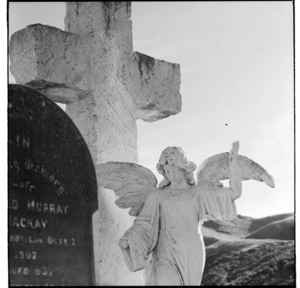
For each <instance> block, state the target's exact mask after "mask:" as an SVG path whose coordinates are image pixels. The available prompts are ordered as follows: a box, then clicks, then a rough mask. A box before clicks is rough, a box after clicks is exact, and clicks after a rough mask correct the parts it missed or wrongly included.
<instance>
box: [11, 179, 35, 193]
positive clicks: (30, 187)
mask: <svg viewBox="0 0 300 288" xmlns="http://www.w3.org/2000/svg"><path fill="white" fill-rule="evenodd" d="M11 185H12V186H14V187H18V188H20V189H22V190H23V191H25V193H28V192H32V191H33V189H35V188H36V186H34V185H31V183H30V181H26V182H20V183H12V184H11Z"/></svg>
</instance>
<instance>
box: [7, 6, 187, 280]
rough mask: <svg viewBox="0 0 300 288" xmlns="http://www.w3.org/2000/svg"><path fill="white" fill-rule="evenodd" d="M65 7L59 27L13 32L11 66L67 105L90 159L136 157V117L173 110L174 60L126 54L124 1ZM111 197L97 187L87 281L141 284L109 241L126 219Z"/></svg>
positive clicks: (177, 99)
mask: <svg viewBox="0 0 300 288" xmlns="http://www.w3.org/2000/svg"><path fill="white" fill-rule="evenodd" d="M66 5H67V14H66V17H65V30H66V32H64V31H61V30H59V29H57V28H54V27H50V26H46V25H41V24H36V25H30V26H28V27H26V28H25V29H23V30H20V31H18V32H16V33H15V34H13V36H12V38H11V41H10V59H11V72H12V74H13V75H14V77H15V78H16V81H17V83H19V84H25V85H29V86H31V87H33V86H35V87H36V88H37V89H38V90H40V91H42V92H44V93H45V94H46V95H47V96H48V97H49V98H51V99H53V100H55V101H57V102H61V103H66V104H67V107H66V113H67V114H68V115H69V116H70V117H71V119H72V120H73V121H74V123H75V124H76V126H77V127H78V129H79V131H80V132H81V134H82V135H83V137H84V139H85V141H86V143H87V144H88V147H89V150H90V152H91V156H92V158H93V161H94V164H95V165H96V164H101V163H105V162H108V161H122V162H137V161H138V156H137V126H136V119H143V120H145V121H150V122H151V121H155V120H159V119H161V118H164V117H168V116H170V115H173V114H176V113H178V112H179V111H180V105H181V96H180V93H179V86H180V72H179V65H178V64H171V63H167V62H164V61H160V60H156V59H153V58H151V57H149V56H146V55H143V54H141V53H137V52H133V48H132V47H133V44H132V23H131V20H130V17H131V4H130V2H66ZM58 94H60V95H58ZM114 201H115V196H114V194H113V193H112V192H111V191H109V190H107V189H102V188H99V189H98V206H99V210H98V212H97V213H96V214H94V216H93V237H94V243H95V246H94V250H95V253H94V254H95V255H94V256H95V266H96V271H95V275H96V280H95V283H96V284H97V285H136V284H141V278H140V274H139V272H137V273H130V272H129V271H128V270H127V268H126V266H125V264H124V262H123V259H122V256H121V254H120V250H119V247H118V246H117V243H118V240H119V238H120V236H121V235H122V234H123V233H124V231H125V229H126V228H127V227H129V226H130V225H131V224H132V223H133V218H132V217H130V216H128V214H127V211H124V210H122V209H119V208H118V207H116V206H115V204H114Z"/></svg>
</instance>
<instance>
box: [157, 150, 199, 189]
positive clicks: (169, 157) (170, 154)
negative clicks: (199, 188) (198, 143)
mask: <svg viewBox="0 0 300 288" xmlns="http://www.w3.org/2000/svg"><path fill="white" fill-rule="evenodd" d="M167 166H169V167H177V168H178V169H182V170H183V172H178V173H182V174H184V178H185V179H186V183H187V184H189V185H195V179H194V175H193V171H194V170H195V169H196V164H195V163H193V162H192V161H189V160H188V159H187V155H186V153H185V151H184V150H183V149H181V148H179V147H167V148H166V149H165V150H164V151H163V152H162V153H161V156H160V158H159V160H158V163H157V165H156V168H157V171H158V172H159V173H160V174H162V175H163V176H164V179H163V180H162V181H161V182H160V183H159V187H161V188H163V187H167V186H169V185H170V183H174V181H175V179H174V180H171V179H170V178H169V177H171V176H167V174H166V171H165V167H167ZM177 168H170V169H177ZM174 173H176V172H174ZM174 173H173V174H174ZM173 177H174V176H173ZM176 177H181V176H176Z"/></svg>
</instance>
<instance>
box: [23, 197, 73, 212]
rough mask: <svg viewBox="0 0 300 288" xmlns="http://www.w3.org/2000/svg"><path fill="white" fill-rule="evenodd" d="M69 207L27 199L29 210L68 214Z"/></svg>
mask: <svg viewBox="0 0 300 288" xmlns="http://www.w3.org/2000/svg"><path fill="white" fill-rule="evenodd" d="M68 209H69V205H60V204H53V203H46V202H37V201H35V200H28V199H27V210H28V211H35V212H43V213H53V214H67V213H68Z"/></svg>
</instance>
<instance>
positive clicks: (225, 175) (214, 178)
mask: <svg viewBox="0 0 300 288" xmlns="http://www.w3.org/2000/svg"><path fill="white" fill-rule="evenodd" d="M237 163H238V165H239V167H240V171H241V179H242V181H243V180H250V179H253V180H257V181H261V182H265V183H266V184H267V185H268V186H270V187H272V188H274V187H275V183H274V179H273V177H272V176H271V175H270V174H269V173H268V171H267V170H266V169H264V168H263V167H262V166H260V165H259V164H257V163H256V162H254V161H252V160H251V159H249V158H247V157H245V156H242V155H237ZM196 174H197V180H198V184H197V185H199V184H200V183H203V182H206V183H207V182H208V183H211V184H212V185H217V186H222V183H220V182H219V181H220V180H227V179H229V175H230V171H229V152H225V153H220V154H216V155H214V156H211V157H209V158H207V159H206V160H205V161H203V162H202V163H201V165H200V166H199V167H198V169H197V172H196Z"/></svg>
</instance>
